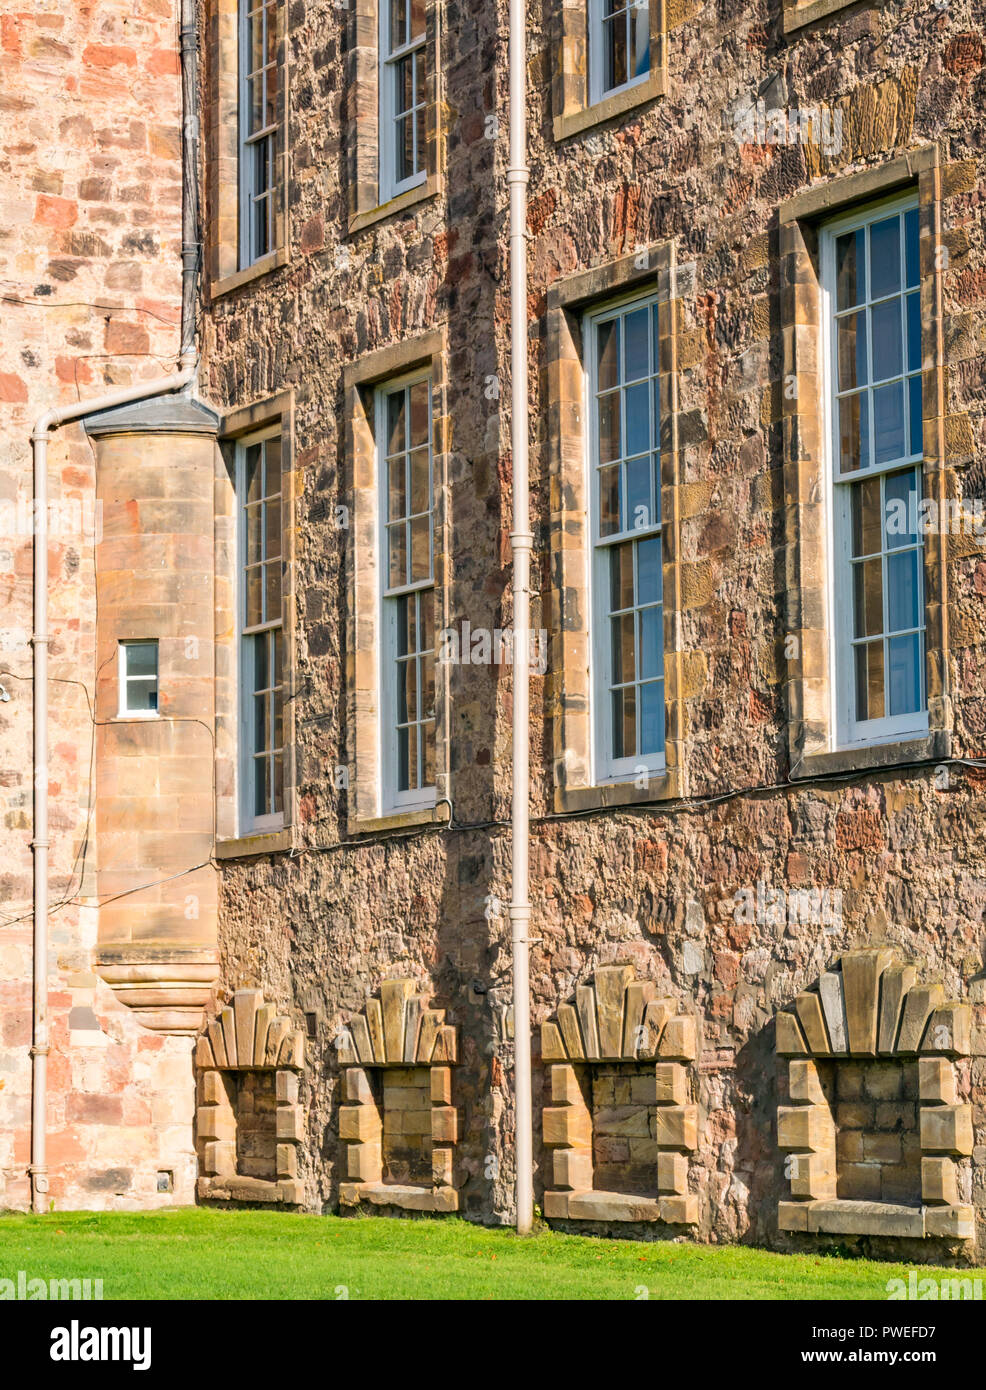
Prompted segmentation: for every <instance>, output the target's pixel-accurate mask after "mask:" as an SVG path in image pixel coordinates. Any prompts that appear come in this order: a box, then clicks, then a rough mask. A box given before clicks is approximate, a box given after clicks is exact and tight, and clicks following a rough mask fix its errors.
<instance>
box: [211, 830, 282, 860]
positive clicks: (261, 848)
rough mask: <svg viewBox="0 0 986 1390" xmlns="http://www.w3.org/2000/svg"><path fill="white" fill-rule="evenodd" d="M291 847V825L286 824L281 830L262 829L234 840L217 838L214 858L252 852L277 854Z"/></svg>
mask: <svg viewBox="0 0 986 1390" xmlns="http://www.w3.org/2000/svg"><path fill="white" fill-rule="evenodd" d="M291 848H292V837H291V827H290V826H289V825H288V826H285V827H284V829H283V830H264V831H260V832H258V833H257V834H256V835H241V836H239V837H238V838H237V839H234V840H217V841H216V858H217V859H243V858H246V857H248V856H249V855H254V854H277V853H279V852H280V851H281V850H285V849H291Z"/></svg>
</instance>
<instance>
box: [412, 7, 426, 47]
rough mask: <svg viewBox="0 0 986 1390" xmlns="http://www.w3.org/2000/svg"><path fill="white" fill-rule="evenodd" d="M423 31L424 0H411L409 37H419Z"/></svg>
mask: <svg viewBox="0 0 986 1390" xmlns="http://www.w3.org/2000/svg"><path fill="white" fill-rule="evenodd" d="M424 31H425V0H411V32H410V35H409V37H410V38H412V39H420V38H421V36H422V35H423V34H424Z"/></svg>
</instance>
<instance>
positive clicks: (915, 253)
mask: <svg viewBox="0 0 986 1390" xmlns="http://www.w3.org/2000/svg"><path fill="white" fill-rule="evenodd" d="M919 234H920V227H919V225H918V210H917V208H911V209H910V211H909V212H905V214H904V255H905V259H906V261H907V284H908V287H910V286H911V285H917V284H918V283H919V282H920V279H921V256H920V240H919Z"/></svg>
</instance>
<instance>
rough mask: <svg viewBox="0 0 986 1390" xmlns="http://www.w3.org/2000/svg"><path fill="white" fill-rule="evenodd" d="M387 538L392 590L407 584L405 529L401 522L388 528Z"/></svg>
mask: <svg viewBox="0 0 986 1390" xmlns="http://www.w3.org/2000/svg"><path fill="white" fill-rule="evenodd" d="M387 536H388V540H389V544H390V569H389V574H390V579H389V581H388V582H389V585H390V587H391V588H392V589H396V588H398V587H399V586H400V585H401V584H406V583H407V528H406V527H405V525H404V523H403V522H398V523H397V525H396V526H388V528H387Z"/></svg>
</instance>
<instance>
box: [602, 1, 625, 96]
mask: <svg viewBox="0 0 986 1390" xmlns="http://www.w3.org/2000/svg"><path fill="white" fill-rule="evenodd" d="M603 52H604V53H605V54H606V65H605V68H604V69H603V71H604V73H605V78H606V89H607V91H608V90H610V89H611V88H613V87H622V86H623V84H624V82H626V80H627V29H626V18H625V16H624V15H623V14H622V13H621V14H618V15H615V16H614V17H613V18H612V19H604V20H603Z"/></svg>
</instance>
